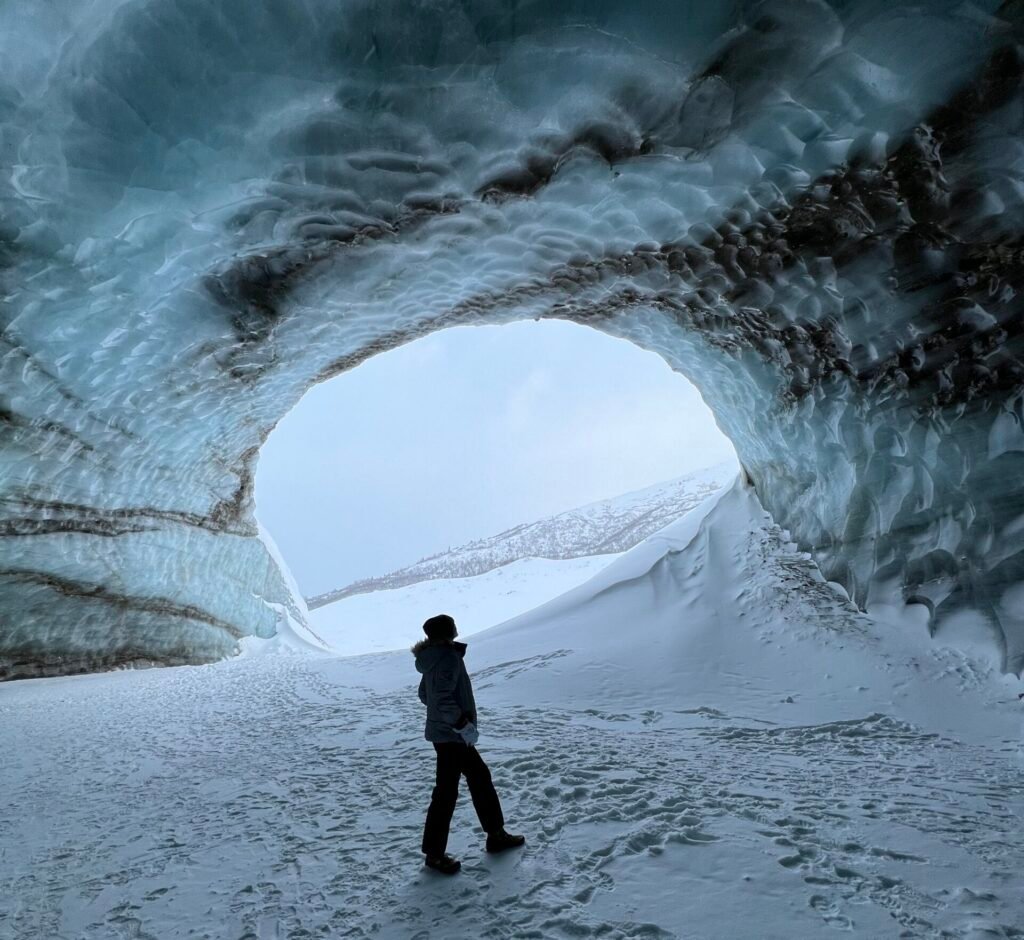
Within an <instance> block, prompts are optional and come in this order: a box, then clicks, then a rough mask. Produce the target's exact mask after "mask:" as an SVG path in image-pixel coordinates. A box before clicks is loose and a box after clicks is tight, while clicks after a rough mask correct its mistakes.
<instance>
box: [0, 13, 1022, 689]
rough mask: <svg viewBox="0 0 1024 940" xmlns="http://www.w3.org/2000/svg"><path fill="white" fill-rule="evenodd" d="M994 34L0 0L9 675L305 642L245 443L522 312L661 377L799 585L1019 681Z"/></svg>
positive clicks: (825, 17)
mask: <svg viewBox="0 0 1024 940" xmlns="http://www.w3.org/2000/svg"><path fill="white" fill-rule="evenodd" d="M1022 40H1024V6H1022V5H1021V4H1020V3H1019V2H1016V0H1005V2H1000V0H976V2H963V0H932V2H928V3H910V2H901V0H884V2H883V0H831V2H825V0H761V2H754V0H736V2H723V3H706V2H701V0H679V2H676V3H665V2H654V0H650V2H637V0H629V2H623V0H548V2H544V3H530V2H526V0H349V2H345V3H338V2H336V0H303V2H283V0H223V2H219V3H209V2H208V0H84V2H74V3H72V2H60V3H52V4H51V3H46V4H35V3H10V4H4V5H3V6H2V7H0V342H2V347H0V436H2V445H0V448H2V449H0V513H2V515H0V536H2V538H0V552H2V558H0V624H2V627H0V677H2V678H20V677H34V676H48V675H58V674H65V673H75V672H85V671H97V670H103V669H107V668H110V667H114V666H117V665H125V664H182V663H202V662H209V661H213V660H217V659H221V658H223V657H226V656H230V655H231V654H232V653H233V652H235V650H236V649H237V647H238V643H239V640H240V638H242V637H245V636H250V635H252V636H258V637H269V636H272V635H274V634H275V632H276V631H278V630H279V629H282V628H283V626H284V625H285V623H286V622H291V623H292V624H293V625H297V628H301V626H302V619H303V608H302V604H301V601H300V599H298V598H296V597H294V596H293V591H292V589H291V588H290V587H289V578H288V575H287V572H285V571H282V569H281V568H280V567H279V565H278V563H277V561H276V560H275V558H274V557H273V555H272V553H271V552H270V551H269V550H268V548H267V546H266V545H265V543H264V542H263V541H261V539H260V537H259V534H258V531H257V528H256V525H255V522H254V517H253V501H252V481H253V473H254V467H255V463H256V460H257V457H258V454H259V450H260V446H261V444H262V443H263V441H264V440H265V439H266V437H267V435H268V434H269V433H270V431H271V430H272V429H273V428H274V426H275V424H276V423H277V422H278V421H279V420H280V419H281V418H282V416H283V415H284V414H285V413H287V412H288V410H289V409H290V408H292V407H293V406H294V405H295V403H296V402H297V401H298V400H299V399H300V397H301V396H302V395H303V393H304V392H305V391H306V390H307V389H309V388H310V387H311V386H312V385H314V384H315V383H318V382H321V381H323V380H325V379H328V378H331V377H333V376H337V375H339V374H340V373H342V372H344V371H345V370H348V369H351V368H352V367H353V366H355V365H356V364H358V363H360V362H362V361H363V360H365V359H366V358H367V357H370V356H373V355H375V354H377V353H380V352H382V351H385V350H388V349H392V348H394V347H396V346H398V345H400V344H403V343H406V342H408V341H410V340H412V339H415V338H417V337H421V336H424V335H426V334H427V333H429V332H431V331H435V330H440V329H444V328H445V327H450V326H455V325H473V324H500V323H507V322H511V321H514V320H520V319H528V318H533V319H543V318H559V319H564V320H570V321H573V322H576V323H580V324H585V325H589V326H592V327H593V328H595V329H598V330H602V331H605V332H606V333H609V334H611V335H614V336H617V337H621V338H625V339H628V340H630V341H632V342H633V343H636V344H637V345H639V346H640V347H642V348H644V349H647V350H651V351H654V352H657V353H658V354H660V355H661V356H662V357H664V359H665V360H666V361H667V362H668V363H669V365H670V366H671V367H672V368H673V369H675V370H677V371H678V372H680V373H683V374H684V375H686V376H687V377H688V378H689V379H690V380H691V381H693V382H694V383H695V384H696V385H697V387H698V388H699V389H700V391H701V393H702V395H703V396H704V399H705V400H706V401H707V403H708V404H709V405H710V407H711V408H712V410H713V412H714V414H715V416H716V420H717V421H718V423H719V425H720V427H721V428H722V429H723V431H724V432H725V433H726V434H727V435H728V436H729V438H730V439H731V440H732V441H733V442H734V444H735V447H736V450H737V453H738V455H739V457H740V460H741V462H742V466H743V468H744V471H745V474H746V476H747V478H748V479H749V480H750V481H751V482H752V484H753V486H754V488H755V490H756V493H757V495H758V497H759V499H760V500H761V503H762V504H763V506H764V507H765V509H766V510H768V511H769V512H770V513H771V514H772V516H773V518H774V519H775V521H776V522H777V523H778V524H779V525H781V526H783V527H785V528H786V529H787V530H788V531H789V533H790V535H791V537H792V539H793V540H794V541H795V542H796V543H797V544H798V545H799V546H800V547H801V548H802V549H803V550H805V551H808V552H810V553H811V555H812V556H813V558H814V559H815V561H816V562H817V564H818V565H819V566H820V568H821V570H822V572H823V573H824V575H825V576H826V578H827V579H829V580H831V581H835V582H838V583H839V584H841V585H843V586H844V587H845V589H846V590H847V591H848V593H849V595H850V597H851V598H852V599H853V600H854V601H855V602H856V603H857V604H858V605H860V606H862V607H864V606H867V605H869V604H871V603H872V602H873V601H874V600H876V599H879V598H881V599H885V600H887V601H889V602H892V601H893V600H894V599H895V600H897V601H898V602H900V603H913V604H919V605H923V607H925V608H927V612H928V621H929V629H930V630H931V631H932V633H933V634H937V635H941V634H942V632H943V631H944V630H945V629H947V625H948V624H950V623H954V622H955V621H956V619H957V618H958V617H961V616H963V615H964V614H965V613H969V614H971V615H973V616H975V617H977V618H981V620H983V622H984V623H985V624H986V629H987V631H988V634H989V637H990V642H991V643H992V644H993V646H994V648H995V649H996V651H997V654H998V656H999V657H1000V659H1001V661H1002V665H1003V668H1004V669H1005V670H1006V671H1008V672H1020V671H1021V669H1022V668H1024V586H1022V585H1024V332H1022V329H1024V320H1022V314H1024V302H1022V299H1021V291H1022V290H1024V242H1022V235H1024V142H1022V134H1021V132H1022V126H1024V91H1022V82H1021V75H1022V45H1021V43H1022ZM353 459H358V458H357V457H355V456H354V457H353ZM922 642H927V640H926V639H924V640H922Z"/></svg>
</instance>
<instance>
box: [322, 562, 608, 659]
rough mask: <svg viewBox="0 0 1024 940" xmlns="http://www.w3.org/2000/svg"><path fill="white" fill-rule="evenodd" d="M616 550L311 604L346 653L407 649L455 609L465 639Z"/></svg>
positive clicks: (592, 569) (563, 587)
mask: <svg viewBox="0 0 1024 940" xmlns="http://www.w3.org/2000/svg"><path fill="white" fill-rule="evenodd" d="M618 557H619V556H618V555H617V554H615V555H587V556H584V557H582V558H564V559H554V558H520V559H518V560H516V561H513V562H510V563H509V564H506V565H502V566H501V567H500V568H494V569H492V570H491V571H488V572H486V573H485V574H479V575H476V576H475V577H471V578H441V579H437V580H429V581H419V582H417V583H415V584H410V585H409V586H408V587H401V588H394V589H392V590H390V591H373V592H372V593H368V594H351V595H349V596H347V597H344V598H342V599H341V600H338V601H335V602H334V603H332V604H328V605H326V606H325V607H318V608H317V609H316V610H312V611H310V612H309V621H310V624H311V625H312V627H313V629H314V630H315V631H316V633H317V635H318V636H320V637H322V638H323V639H324V641H325V642H326V643H329V644H330V645H331V647H332V648H333V649H334V650H335V652H337V653H338V654H339V655H344V656H349V655H354V654H358V653H367V652H374V653H375V652H383V651H385V650H394V649H400V648H402V647H405V648H408V647H409V646H411V645H412V644H413V643H415V642H416V640H419V639H421V638H422V636H423V634H422V633H421V632H420V625H421V624H422V623H423V621H424V620H426V618H427V617H430V616H433V615H434V614H440V613H447V614H451V615H452V616H453V617H454V618H455V620H456V622H457V623H458V625H459V633H460V635H461V636H462V637H463V638H465V637H468V636H471V635H472V634H474V633H478V632H480V631H481V630H484V629H486V628H487V627H492V626H494V625H495V624H499V623H501V622H502V621H504V620H509V619H511V618H512V617H516V616H518V615H519V614H522V613H525V612H526V611H528V610H532V609H533V608H535V607H537V606H539V605H540V604H544V603H546V602H547V601H550V600H552V599H553V598H555V597H558V596H559V595H561V594H564V593H565V592H566V591H568V590H570V589H571V588H574V587H576V586H577V585H579V584H582V583H583V582H584V581H587V580H588V579H589V578H591V577H592V576H593V575H595V574H596V573H597V572H598V571H600V570H601V569H602V568H604V567H605V566H606V565H608V564H609V562H610V561H612V560H613V559H615V558H618Z"/></svg>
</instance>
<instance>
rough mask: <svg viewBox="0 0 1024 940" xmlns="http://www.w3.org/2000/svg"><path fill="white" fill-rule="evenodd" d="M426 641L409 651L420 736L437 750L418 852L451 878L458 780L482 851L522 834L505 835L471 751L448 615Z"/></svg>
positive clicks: (473, 732)
mask: <svg viewBox="0 0 1024 940" xmlns="http://www.w3.org/2000/svg"><path fill="white" fill-rule="evenodd" d="M423 632H424V633H425V634H426V637H425V638H424V639H422V640H420V642H419V643H417V644H416V645H415V646H414V647H413V648H412V652H413V655H414V656H415V657H416V670H417V671H418V672H420V673H421V674H422V676H423V678H422V679H420V687H419V696H420V701H421V702H422V703H423V704H424V705H426V706H427V723H426V728H425V729H424V732H423V736H424V737H425V738H426V739H427V740H428V741H431V742H432V743H433V745H434V750H435V751H437V780H436V782H435V784H434V791H433V794H432V796H431V799H430V808H429V809H428V810H427V820H426V823H425V825H424V827H423V842H422V844H421V849H422V851H423V854H424V856H425V860H424V864H425V865H426V866H427V868H431V869H433V870H434V871H438V872H441V873H442V874H445V875H454V874H455V873H456V872H457V871H459V869H460V868H462V863H461V862H460V861H459V860H458V859H457V858H453V857H452V856H451V855H448V854H447V852H446V851H445V849H446V848H447V847H448V830H449V827H450V826H451V821H452V814H453V813H454V812H455V803H456V801H457V800H458V798H459V779H460V778H461V777H462V776H463V775H465V777H466V783H468V784H469V795H470V797H472V800H473V807H474V808H475V809H476V814H477V816H478V817H479V819H480V825H481V826H483V829H484V832H486V833H487V843H486V846H485V848H486V850H487V851H488V852H503V851H505V850H506V849H512V848H516V847H518V846H520V845H523V844H524V843H525V842H526V839H525V838H524V837H523V836H517V835H511V834H509V833H508V832H506V831H505V817H504V815H503V814H502V811H501V801H500V800H499V799H498V794H497V792H496V791H495V789H494V784H493V783H492V782H491V772H490V770H488V768H487V764H485V763H484V759H483V758H482V757H481V756H480V754H479V752H478V751H477V749H476V742H477V740H478V739H479V737H480V734H479V732H478V731H477V727H476V702H475V700H474V699H473V685H472V683H471V682H470V681H469V673H468V672H466V664H465V663H464V662H463V657H464V656H465V654H466V644H465V643H456V642H455V637H457V636H458V635H459V631H458V629H457V627H456V626H455V621H454V620H453V619H452V618H451V617H449V616H448V614H438V615H437V616H436V617H431V618H430V619H429V620H427V621H426V622H425V623H424V624H423Z"/></svg>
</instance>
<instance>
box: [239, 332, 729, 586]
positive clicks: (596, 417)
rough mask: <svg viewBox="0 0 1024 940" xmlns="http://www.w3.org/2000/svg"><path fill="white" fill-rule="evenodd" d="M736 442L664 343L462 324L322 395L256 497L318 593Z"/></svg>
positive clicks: (306, 408) (637, 483)
mask: <svg viewBox="0 0 1024 940" xmlns="http://www.w3.org/2000/svg"><path fill="white" fill-rule="evenodd" d="M733 456H734V451H733V449H732V445H731V444H730V443H729V441H728V440H727V439H726V438H725V437H724V435H722V433H721V432H720V431H719V430H718V428H717V426H716V425H715V423H714V419H713V418H712V417H711V413H710V411H709V410H708V408H707V406H706V405H705V404H704V402H703V400H702V399H701V397H700V395H699V393H698V392H697V390H696V389H695V388H694V387H693V385H691V384H690V382H688V381H687V380H686V379H685V378H684V377H683V376H681V375H679V374H677V373H674V372H672V371H671V370H670V369H669V367H668V366H667V365H666V364H665V362H664V360H662V359H661V358H660V357H658V356H657V355H655V354H654V353H649V352H644V351H643V350H641V349H639V348H638V347H636V346H634V345H632V344H631V343H628V342H625V341H624V340H618V339H613V338H611V337H609V336H606V335H605V334H603V333H599V332H598V331H597V330H593V329H590V328H588V327H583V326H578V325H576V324H572V323H565V322H559V321H543V322H534V321H528V322H523V323H515V324H511V325H508V326H487V327H459V328H453V329H447V330H443V331H441V332H438V333H434V334H432V335H430V336H428V337H426V338H424V339H421V340H417V341H416V342H414V343H410V344H409V345H407V346H403V347H401V348H400V349H396V350H393V351H391V352H388V353H384V354H382V355H379V356H376V357H374V358H373V359H370V360H369V361H367V362H365V363H363V364H362V365H360V366H358V367H357V368H355V369H353V370H352V371H351V372H347V373H345V374H344V375H341V376H338V377H337V378H334V379H332V380H331V381H329V382H325V383H323V384H322V385H319V386H317V387H315V388H313V389H312V390H311V391H310V392H309V393H307V395H306V396H305V397H304V398H303V399H302V401H301V402H299V404H298V405H297V406H296V407H295V408H294V409H293V410H292V411H291V412H290V413H289V414H288V415H286V416H285V418H284V420H283V421H281V423H280V424H279V425H278V426H277V428H276V429H275V431H274V432H273V433H272V434H271V435H270V438H269V439H268V440H267V443H266V444H265V445H264V447H263V450H262V452H261V454H260V461H259V467H258V470H257V474H256V511H257V515H258V516H259V519H260V521H261V522H262V523H263V525H264V526H266V527H267V528H268V529H269V530H270V533H271V534H272V535H273V537H274V539H275V541H276V542H277V544H278V546H279V547H280V549H281V552H282V554H283V555H284V558H285V560H286V561H287V562H288V565H289V566H290V567H291V569H292V573H293V574H294V575H295V577H296V579H297V581H298V583H299V587H300V588H301V589H302V591H303V593H305V594H306V595H307V596H309V595H312V594H317V593H321V592H323V591H327V590H330V589H332V588H338V587H342V586H343V585H345V584H348V583H349V582H351V581H353V580H355V579H357V578H362V577H368V576H372V575H379V574H385V573H387V572H388V571H392V570H394V569H395V568H400V567H402V566H404V565H407V564H411V563H412V562H414V561H417V560H418V559H419V558H421V557H423V556H424V555H429V554H433V553H434V552H437V551H443V550H444V549H446V548H448V547H449V546H453V547H454V546H456V545H459V544H461V543H463V542H466V541H469V540H470V539H474V538H479V537H481V536H486V535H491V534H494V533H496V532H499V531H501V530H502V529H506V528H509V527H511V526H513V525H517V524H518V523H522V522H533V521H535V520H537V519H540V518H543V517H544V516H548V515H551V514H553V513H557V512H561V511H563V510H566V509H572V508H574V507H576V506H581V505H583V504H584V503H588V502H592V501H594V500H598V499H604V498H606V497H610V496H617V495H619V494H620V493H625V492H628V491H630V490H635V489H640V488H642V487H645V486H649V485H650V484H652V483H658V482H661V481H662V480H668V479H671V478H673V477H677V476H682V475H683V474H685V473H687V472H689V471H691V470H698V469H700V468H702V467H706V466H709V465H711V464H715V463H718V462H720V461H721V460H724V459H729V458H731V457H733Z"/></svg>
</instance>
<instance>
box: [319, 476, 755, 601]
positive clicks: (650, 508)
mask: <svg viewBox="0 0 1024 940" xmlns="http://www.w3.org/2000/svg"><path fill="white" fill-rule="evenodd" d="M737 469H738V468H737V465H736V463H735V462H733V461H723V462H722V463H720V464H717V465H715V466H713V467H707V468H705V469H703V470H698V471H696V472H694V473H690V474H687V475H685V476H681V477H677V478H675V479H673V480H668V481H666V482H664V483H657V484H655V485H653V486H649V487H646V488H644V489H641V490H634V491H633V492H630V493H625V494H623V495H622V496H615V497H612V498H610V499H603V500H599V501H597V502H594V503H589V504H587V505H585V506H580V507H578V508H576V509H570V510H568V511H567V512H562V513H558V514H557V515H554V516H549V517H547V518H545V519H540V520H538V521H536V522H530V523H524V524H521V525H517V526H514V527H513V528H511V529H506V530H505V531H504V532H499V533H498V534H497V535H491V536H488V537H486V538H482V539H475V540H474V541H471V542H467V543H466V544H465V545H460V546H458V547H456V548H451V549H448V550H447V551H444V552H438V553H437V554H434V555H429V556H427V557H426V558H422V559H420V560H419V561H417V562H416V563H415V564H413V565H409V566H407V567H405V568H399V569H398V570H396V571H392V572H390V573H388V574H385V575H381V576H379V577H373V578H363V579H361V580H359V581H353V582H352V583H351V584H348V585H345V586H344V587H342V588H338V589H337V590H334V591H327V592H325V593H323V594H317V595H315V596H313V597H309V598H306V604H307V606H308V607H309V609H310V610H316V609H317V608H318V607H324V606H326V605H327V604H331V603H334V602H335V601H339V600H342V599H343V598H345V597H351V596H352V595H354V594H371V593H374V592H376V591H389V590H394V589H396V588H402V587H408V586H410V585H412V584H418V583H420V582H422V581H434V580H445V579H451V578H471V577H475V576H477V575H481V574H486V573H487V572H488V571H493V570H495V569H496V568H502V567H504V566H505V565H508V564H511V563H512V562H515V561H519V560H521V559H524V558H549V559H557V560H565V559H570V558H583V557H587V556H591V555H611V554H618V553H620V552H624V551H628V550H629V549H630V548H632V547H633V546H634V545H637V544H639V543H640V542H642V541H643V540H644V539H646V538H647V537H648V536H650V535H653V534H654V533H655V532H657V531H658V530H659V529H662V528H664V527H665V526H666V525H668V524H669V523H670V522H674V521H675V520H676V519H678V518H680V517H681V516H684V515H685V514H686V513H688V512H689V511H690V510H691V509H693V508H694V506H696V505H698V504H699V503H701V502H702V501H703V500H704V499H706V498H707V497H708V496H710V495H711V494H712V493H715V492H717V491H718V490H719V489H721V488H722V487H723V486H725V485H726V484H727V483H729V482H730V481H731V480H732V479H733V478H734V477H735V476H736V473H737Z"/></svg>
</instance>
